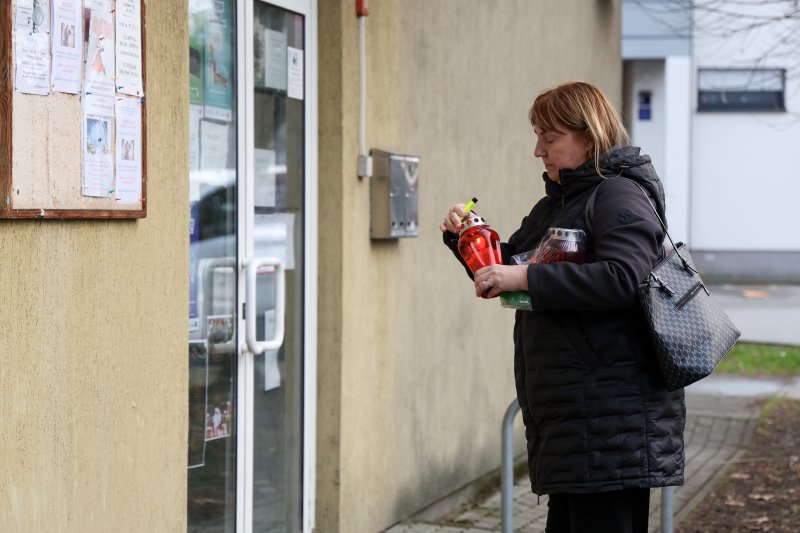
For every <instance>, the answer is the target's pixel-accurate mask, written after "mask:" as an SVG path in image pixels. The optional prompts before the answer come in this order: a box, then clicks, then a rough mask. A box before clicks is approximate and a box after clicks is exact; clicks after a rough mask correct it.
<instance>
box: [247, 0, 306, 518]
mask: <svg viewBox="0 0 800 533" xmlns="http://www.w3.org/2000/svg"><path fill="white" fill-rule="evenodd" d="M256 1H259V2H263V3H266V4H270V5H273V6H276V7H279V8H282V9H286V10H289V11H293V12H295V13H298V14H300V15H303V16H304V17H305V26H304V31H303V38H304V41H305V42H304V53H303V63H304V64H303V68H304V69H305V73H304V77H305V84H304V85H305V86H304V95H303V99H304V105H305V109H304V122H305V124H304V128H305V131H304V137H305V138H304V145H305V154H304V165H305V173H304V174H305V175H304V181H305V183H304V206H303V208H304V224H303V240H304V242H303V245H304V248H303V250H304V256H303V259H304V278H303V412H302V416H303V421H302V432H303V436H302V438H303V454H302V458H303V473H302V485H303V486H302V491H303V494H302V507H301V509H302V522H301V523H302V527H303V532H304V533H312V531H313V529H314V519H315V514H316V507H315V502H316V442H317V265H318V251H317V226H318V174H317V173H318V163H317V161H318V158H317V154H318V146H317V138H318V135H317V128H318V118H317V113H318V108H317V101H318V98H317V90H318V85H317V2H316V0H237V2H236V8H237V9H236V13H237V15H236V19H237V20H236V28H237V43H236V62H237V72H238V80H239V82H238V84H237V91H238V92H237V102H239V104H238V105H237V116H238V121H237V124H238V139H239V142H238V143H237V145H238V146H237V165H238V172H237V176H238V179H239V184H240V186H239V187H238V188H237V190H238V205H239V208H238V210H237V215H238V223H239V226H238V227H239V230H238V234H237V254H238V259H239V262H240V264H241V261H242V259H244V258H251V257H252V256H253V241H252V237H251V238H246V237H245V236H246V235H250V236H252V235H253V215H252V214H253V203H254V199H253V194H254V168H253V167H254V153H255V152H254V118H253V115H252V110H253V108H254V94H253V91H254V80H255V76H254V74H255V73H254V71H253V63H254V61H253V2H256ZM241 185H244V186H241ZM239 272H240V274H239V276H238V302H239V303H241V302H244V301H245V280H244V276H243V275H241V269H240V271H239ZM240 311H241V309H240ZM238 317H239V320H238V325H237V332H238V337H237V338H238V339H245V321H244V320H243V317H244V313H241V312H240V313H238ZM254 357H256V356H253V355H252V354H250V353H249V352H248V351H247V348H246V343H244V342H239V347H238V363H239V364H238V378H237V379H238V384H239V386H238V394H237V400H238V405H239V406H240V407H239V421H238V422H237V430H238V435H239V437H238V439H237V460H236V462H237V465H236V473H237V475H236V495H237V497H236V530H237V531H239V532H246V533H250V532H251V531H252V517H253V472H252V468H253V447H254V444H253V432H252V430H251V428H252V427H253V409H254V402H253V395H254V390H253V387H254V380H253V372H254V359H253V358H254Z"/></svg>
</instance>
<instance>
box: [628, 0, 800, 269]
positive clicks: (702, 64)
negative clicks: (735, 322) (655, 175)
mask: <svg viewBox="0 0 800 533" xmlns="http://www.w3.org/2000/svg"><path fill="white" fill-rule="evenodd" d="M690 4H691V6H692V8H691V9H690V8H689V7H687V6H689V5H690ZM798 21H800V12H798V8H797V3H796V2H794V1H785V2H763V1H759V0H751V1H750V2H720V1H717V0H705V1H700V2H684V1H678V0H672V1H666V2H662V1H651V0H626V1H625V2H624V3H623V39H622V55H623V59H624V60H625V66H624V93H625V96H624V100H625V105H624V110H625V117H626V121H627V125H628V127H629V128H630V131H631V134H632V136H633V139H634V142H635V143H636V144H638V145H640V146H642V147H643V149H644V151H645V152H647V153H650V154H651V155H652V156H653V161H654V163H655V166H656V169H657V170H658V171H659V173H660V175H661V177H662V179H663V181H664V186H665V189H666V196H667V214H668V217H669V223H670V229H671V233H672V234H673V236H674V237H676V238H679V239H680V240H684V241H685V242H687V243H688V244H689V246H690V248H691V250H692V251H693V258H694V259H695V262H696V263H697V264H698V266H700V267H701V269H702V270H703V271H704V272H705V273H706V274H707V275H709V276H713V277H717V278H721V279H728V280H759V281H764V280H794V281H797V280H800V218H798V217H797V215H796V211H797V207H796V203H797V201H796V198H797V197H798V195H800V180H798V179H797V177H796V176H795V175H794V172H793V170H792V169H793V168H794V166H795V165H794V158H795V151H796V148H795V147H796V144H797V140H798V139H800V114H799V113H800V92H799V91H798V88H799V86H798V81H800V80H799V79H798V66H799V65H798V62H799V61H800V60H798V57H797V55H796V53H795V51H796V45H797V35H798V33H797V31H796V29H797V25H798Z"/></svg>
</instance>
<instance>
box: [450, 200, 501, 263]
mask: <svg viewBox="0 0 800 533" xmlns="http://www.w3.org/2000/svg"><path fill="white" fill-rule="evenodd" d="M458 234H459V237H458V253H460V254H461V257H463V258H464V261H465V262H466V263H467V266H468V267H469V269H470V270H471V271H472V273H473V274H474V273H475V272H477V271H478V270H479V269H481V268H483V267H485V266H489V265H502V264H503V254H502V252H501V251H500V237H498V236H497V232H496V231H495V230H493V229H492V228H491V226H489V224H488V223H487V222H486V220H484V219H483V218H481V217H479V216H477V215H475V214H473V213H470V214H469V215H468V216H467V218H466V219H465V220H463V221H462V222H461V228H460V229H459V230H458Z"/></svg>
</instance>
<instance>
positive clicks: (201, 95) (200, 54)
mask: <svg viewBox="0 0 800 533" xmlns="http://www.w3.org/2000/svg"><path fill="white" fill-rule="evenodd" d="M235 21H236V12H235V2H234V1H233V0H215V1H213V2H212V1H209V0H190V1H189V90H190V93H189V103H190V106H189V118H190V122H189V138H190V149H189V153H190V162H189V204H190V216H191V219H190V227H189V244H190V245H189V339H190V340H189V472H188V530H189V531H190V532H191V531H198V532H200V531H202V532H210V531H219V532H232V531H234V529H235V524H236V416H237V414H238V413H237V407H238V406H237V404H236V380H235V376H236V373H237V368H236V360H237V359H236V358H237V353H236V323H237V322H236V321H237V316H236V286H237V280H236V275H237V274H236V272H237V271H236V221H237V214H236V209H237V207H236V194H237V193H236V176H237V174H236V146H237V138H236V100H235V95H236V91H235V84H236V80H235V76H234V74H235V71H236V70H235V65H234V58H235V51H236V35H235V27H236V24H235Z"/></svg>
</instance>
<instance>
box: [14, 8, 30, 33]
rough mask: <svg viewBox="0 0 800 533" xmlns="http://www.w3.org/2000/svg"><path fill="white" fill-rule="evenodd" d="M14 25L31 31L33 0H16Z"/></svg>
mask: <svg viewBox="0 0 800 533" xmlns="http://www.w3.org/2000/svg"><path fill="white" fill-rule="evenodd" d="M14 26H15V27H17V28H20V29H26V30H28V31H29V32H32V31H33V0H17V11H16V13H15V14H14Z"/></svg>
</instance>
